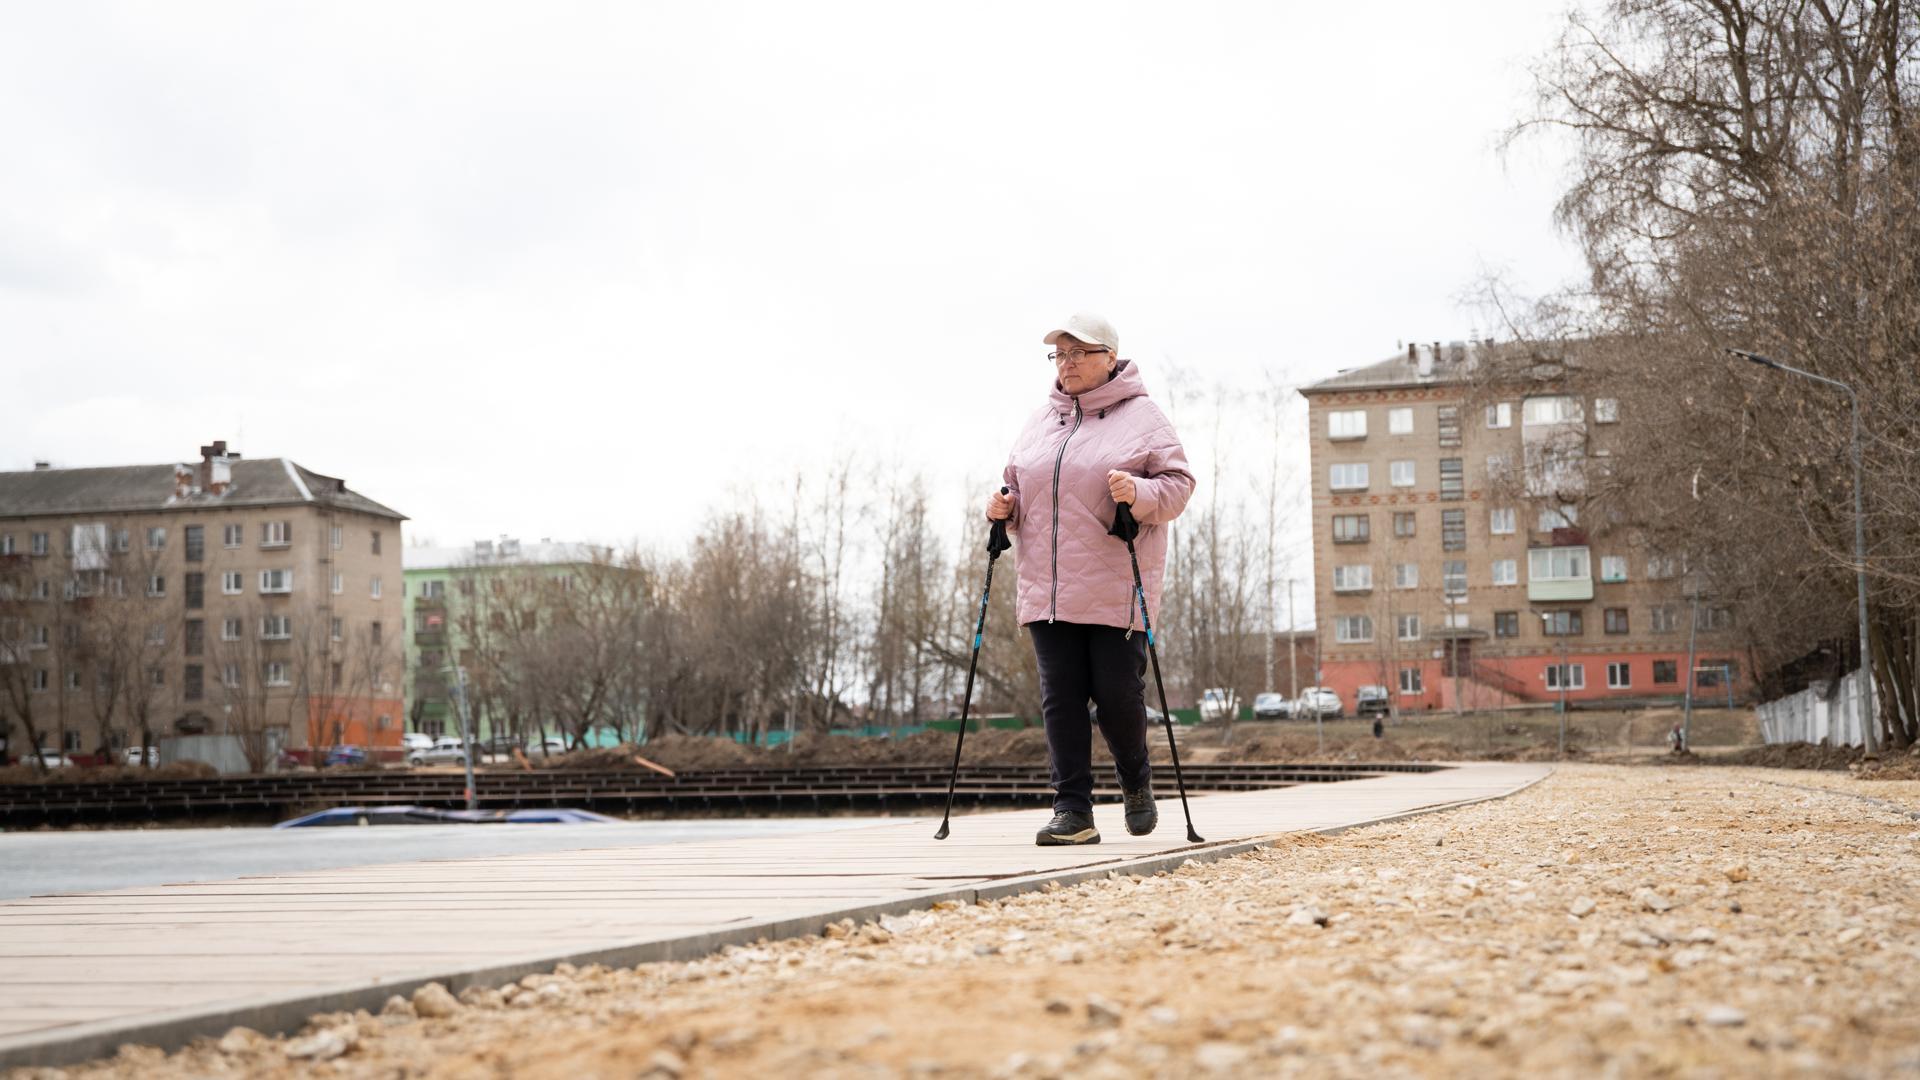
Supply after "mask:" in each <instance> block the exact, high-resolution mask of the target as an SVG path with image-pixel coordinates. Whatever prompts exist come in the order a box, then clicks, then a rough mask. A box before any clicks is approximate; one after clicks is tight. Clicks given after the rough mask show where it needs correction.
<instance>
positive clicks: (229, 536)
mask: <svg viewBox="0 0 1920 1080" xmlns="http://www.w3.org/2000/svg"><path fill="white" fill-rule="evenodd" d="M246 542H247V527H246V526H245V525H222V526H220V543H221V544H222V545H224V546H226V547H230V548H237V547H239V546H240V545H242V544H244V543H246Z"/></svg>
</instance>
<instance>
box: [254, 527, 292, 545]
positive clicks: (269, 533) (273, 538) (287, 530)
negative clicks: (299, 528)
mask: <svg viewBox="0 0 1920 1080" xmlns="http://www.w3.org/2000/svg"><path fill="white" fill-rule="evenodd" d="M291 543H293V522H291V521H263V522H261V523H260V546H261V547H264V548H278V547H286V546H287V545H288V544H291Z"/></svg>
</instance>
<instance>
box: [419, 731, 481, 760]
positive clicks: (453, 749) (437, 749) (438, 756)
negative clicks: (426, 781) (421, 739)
mask: <svg viewBox="0 0 1920 1080" xmlns="http://www.w3.org/2000/svg"><path fill="white" fill-rule="evenodd" d="M466 763H467V744H466V743H464V742H462V741H460V740H459V739H456V738H454V737H453V736H451V735H443V736H441V737H440V738H438V739H435V740H434V741H433V745H432V746H429V747H428V748H426V749H425V750H409V751H407V764H409V765H465V764H466Z"/></svg>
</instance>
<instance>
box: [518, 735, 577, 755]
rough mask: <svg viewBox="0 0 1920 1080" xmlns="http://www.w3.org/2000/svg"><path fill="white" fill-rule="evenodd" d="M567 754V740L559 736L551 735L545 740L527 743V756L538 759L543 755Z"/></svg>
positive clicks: (534, 740)
mask: <svg viewBox="0 0 1920 1080" xmlns="http://www.w3.org/2000/svg"><path fill="white" fill-rule="evenodd" d="M566 752H567V740H565V739H563V738H561V737H560V736H558V735H549V736H547V737H546V738H544V739H529V740H528V741H527V756H528V757H538V756H540V755H542V754H564V753H566Z"/></svg>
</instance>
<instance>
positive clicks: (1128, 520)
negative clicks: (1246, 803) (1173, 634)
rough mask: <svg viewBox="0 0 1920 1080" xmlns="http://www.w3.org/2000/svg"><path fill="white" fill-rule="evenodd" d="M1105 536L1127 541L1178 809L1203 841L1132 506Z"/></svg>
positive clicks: (1121, 506)
mask: <svg viewBox="0 0 1920 1080" xmlns="http://www.w3.org/2000/svg"><path fill="white" fill-rule="evenodd" d="M1107 535H1108V536H1117V537H1119V538H1120V539H1121V540H1123V541H1125V542H1126V545H1127V561H1129V562H1131V563H1133V594H1134V596H1136V597H1138V598H1139V600H1140V625H1141V626H1143V627H1145V628H1146V632H1147V656H1148V657H1149V658H1151V659H1152V660H1153V686H1154V689H1156V690H1158V691H1159V692H1160V719H1161V720H1162V721H1163V722H1164V723H1165V725H1166V728H1167V751H1168V752H1169V753H1171V754H1172V755H1173V782H1174V784H1175V786H1177V787H1178V788H1179V789H1180V812H1181V813H1183V814H1185V815H1186V816H1187V840H1188V842H1190V843H1195V844H1199V843H1204V842H1205V841H1204V840H1202V839H1201V836H1200V834H1199V833H1198V832H1195V831H1194V828H1193V808H1192V807H1190V806H1188V805H1187V781H1186V778H1185V777H1183V776H1181V775H1180V748H1179V747H1178V746H1175V745H1174V742H1173V713H1171V712H1169V711H1168V710H1167V684H1166V683H1165V682H1164V681H1163V680H1162V679H1161V678H1160V651H1159V650H1158V649H1155V648H1154V647H1153V619H1152V618H1150V617H1149V616H1148V615H1147V591H1146V589H1145V588H1143V587H1142V586H1141V584H1140V556H1138V555H1136V554H1135V553H1134V550H1133V538H1134V537H1136V536H1138V535H1140V523H1139V522H1137V521H1135V520H1133V505H1132V504H1131V503H1118V504H1116V505H1115V507H1114V515H1113V528H1111V529H1108V530H1107Z"/></svg>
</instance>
